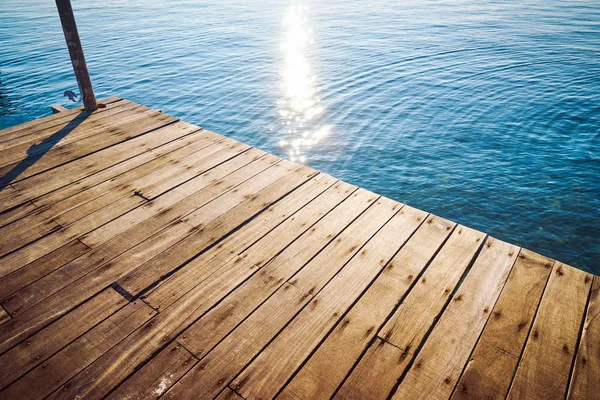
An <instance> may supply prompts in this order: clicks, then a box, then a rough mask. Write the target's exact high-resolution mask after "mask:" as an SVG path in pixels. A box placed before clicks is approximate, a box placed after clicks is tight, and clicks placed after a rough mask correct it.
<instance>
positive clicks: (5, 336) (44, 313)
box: [0, 168, 314, 351]
mask: <svg viewBox="0 0 600 400" xmlns="http://www.w3.org/2000/svg"><path fill="white" fill-rule="evenodd" d="M305 170H306V169H305V168H300V169H299V170H298V171H296V173H297V174H298V175H297V176H298V178H299V179H300V178H301V180H299V181H298V180H296V183H293V182H294V179H289V182H286V183H285V185H284V184H278V185H277V188H276V190H275V189H273V190H270V191H269V193H267V194H266V195H267V196H280V195H281V194H280V193H278V192H277V191H278V190H280V191H287V190H289V189H288V188H287V187H286V185H292V184H295V185H296V186H298V185H300V184H302V182H304V180H303V179H309V178H310V176H312V174H314V173H313V172H312V171H311V172H309V173H308V175H307V177H308V178H306V177H302V175H303V174H304V173H305ZM249 200H250V199H249ZM165 215H167V214H162V215H161V217H164V216H165ZM241 216H243V215H242V214H240V215H237V216H236V218H241ZM152 222H154V221H150V223H149V224H147V226H144V227H143V228H147V229H148V230H150V229H151V231H150V232H151V233H154V232H155V230H156V228H155V227H154V225H153V224H152ZM232 222H233V223H239V221H236V220H235V219H234V220H233V221H232ZM242 222H243V221H242ZM161 225H162V223H161ZM233 227H234V226H231V227H230V228H227V227H226V229H229V230H230V229H232V228H233ZM145 232H146V230H145V229H141V230H139V231H138V232H136V235H127V234H126V233H124V234H123V235H126V236H124V237H123V238H121V237H116V238H115V241H114V242H112V241H111V242H112V243H111V244H110V245H109V246H108V250H109V251H111V253H112V254H113V255H112V256H111V257H108V258H109V259H110V258H114V257H115V255H114V248H113V250H111V247H112V246H115V248H116V249H123V251H124V250H126V249H128V248H130V249H131V250H127V251H128V253H124V254H125V255H121V259H122V260H124V261H123V262H121V263H119V264H118V265H115V264H114V263H113V262H112V261H111V262H108V263H107V261H108V260H107V259H106V258H105V254H106V253H104V254H103V252H90V253H87V254H86V255H84V256H83V257H80V258H79V259H77V260H75V262H74V263H70V264H69V265H67V266H65V267H63V268H61V269H60V270H58V271H57V272H60V273H61V274H62V277H63V280H71V281H72V279H73V278H72V277H71V274H70V272H73V271H78V270H80V269H82V270H84V271H86V273H88V275H87V276H85V275H84V276H81V273H78V276H81V278H79V280H78V281H76V282H74V283H73V284H71V286H69V287H66V288H65V289H63V290H61V291H60V293H56V295H57V296H55V295H53V296H52V297H51V298H48V299H47V300H45V301H44V302H42V303H39V305H38V306H37V307H34V308H32V307H30V308H29V309H27V310H26V311H25V312H23V313H21V314H20V316H17V317H16V320H17V321H18V322H17V323H16V325H15V327H14V328H13V329H12V330H7V331H5V330H2V328H1V326H0V351H1V349H2V348H3V347H6V346H12V345H13V344H15V343H18V342H19V341H21V340H23V338H24V337H26V336H27V335H28V334H31V333H32V332H35V331H36V330H38V329H39V328H40V327H41V326H43V324H45V323H48V321H49V320H48V319H50V320H52V318H56V317H57V316H59V315H62V313H65V312H67V311H68V310H69V309H70V308H72V307H73V305H75V304H78V303H79V302H81V301H82V300H83V298H85V293H88V292H90V291H92V292H93V291H95V290H98V289H99V288H101V287H104V286H105V285H107V284H109V283H111V282H114V281H115V280H119V279H120V278H121V277H123V276H124V275H126V274H127V273H128V272H130V271H131V270H132V269H134V268H135V267H137V266H138V265H139V264H142V263H143V262H145V261H147V259H148V258H150V257H148V255H147V254H146V253H147V249H146V246H152V245H153V243H146V244H144V243H141V244H140V245H137V246H136V247H135V248H131V241H134V242H135V241H137V242H138V243H139V242H141V241H142V240H145V239H146V238H147V237H148V233H145ZM165 239H169V240H176V239H178V237H176V236H175V237H169V236H168V235H167V236H166V237H165ZM163 240H164V239H163ZM194 240H198V241H199V243H205V246H210V245H212V244H214V241H215V240H216V238H211V237H206V235H204V236H200V237H196V238H195V239H194ZM172 244H173V243H172V242H170V244H169V245H171V246H172ZM105 250H107V249H105ZM201 250H202V247H200V248H198V249H197V251H201ZM194 251H196V250H194ZM154 255H155V254H154ZM154 255H152V257H153V256H154ZM144 257H148V258H144ZM90 258H95V259H96V260H101V263H99V264H100V265H97V263H98V261H96V262H90ZM128 258H129V259H130V261H127V259H128ZM136 260H137V261H136ZM138 263H139V264H138ZM71 264H73V265H71ZM69 267H70V268H69ZM90 270H92V271H93V272H94V275H93V276H89V271H90Z"/></svg>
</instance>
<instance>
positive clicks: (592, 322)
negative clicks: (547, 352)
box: [568, 276, 600, 399]
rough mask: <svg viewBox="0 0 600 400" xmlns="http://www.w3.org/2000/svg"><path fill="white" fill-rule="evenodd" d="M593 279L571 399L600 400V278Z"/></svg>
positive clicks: (574, 371)
mask: <svg viewBox="0 0 600 400" xmlns="http://www.w3.org/2000/svg"><path fill="white" fill-rule="evenodd" d="M593 279H594V281H593V283H592V289H591V290H592V292H591V294H590V301H589V304H588V308H587V310H586V314H585V323H584V327H583V334H582V336H581V342H580V344H579V349H578V351H577V358H576V360H575V368H574V369H573V375H572V377H571V386H570V387H569V395H568V398H569V399H600V379H598V377H599V376H600V341H599V340H598V338H600V277H598V276H595V277H594V278H593Z"/></svg>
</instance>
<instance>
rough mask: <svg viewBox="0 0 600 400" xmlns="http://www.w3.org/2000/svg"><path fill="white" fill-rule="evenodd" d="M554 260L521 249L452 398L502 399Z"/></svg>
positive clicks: (515, 367) (506, 391)
mask: <svg viewBox="0 0 600 400" xmlns="http://www.w3.org/2000/svg"><path fill="white" fill-rule="evenodd" d="M553 264H554V261H552V260H550V259H548V258H546V257H543V256H540V255H538V254H535V253H533V252H531V251H528V250H525V249H522V250H521V252H520V253H519V257H518V258H517V262H516V263H515V266H514V267H513V269H512V271H511V272H510V275H509V277H508V281H507V282H506V285H505V286H504V289H503V290H502V293H501V294H500V297H499V299H498V302H497V303H496V305H495V306H494V308H493V309H492V314H491V317H490V318H489V319H488V322H487V324H486V326H485V329H484V330H483V333H482V334H481V337H480V339H479V342H478V343H477V346H476V347H475V350H474V351H473V354H472V355H471V358H470V361H469V363H468V364H467V368H466V369H465V371H464V373H463V375H462V377H461V378H460V381H459V382H458V385H457V386H456V389H455V391H454V394H453V396H452V398H460V399H471V398H486V399H487V398H492V399H500V398H502V399H503V398H504V397H505V396H506V394H507V393H508V388H509V386H510V383H511V381H512V378H513V376H514V371H515V370H516V369H517V363H518V362H519V357H520V356H521V352H522V350H523V347H524V346H525V341H526V340H527V335H528V333H529V330H530V328H531V325H532V323H533V317H534V316H535V313H536V311H537V309H538V306H539V304H540V300H541V299H542V293H543V292H544V288H545V286H546V282H547V281H548V277H549V276H550V271H551V270H552V265H553Z"/></svg>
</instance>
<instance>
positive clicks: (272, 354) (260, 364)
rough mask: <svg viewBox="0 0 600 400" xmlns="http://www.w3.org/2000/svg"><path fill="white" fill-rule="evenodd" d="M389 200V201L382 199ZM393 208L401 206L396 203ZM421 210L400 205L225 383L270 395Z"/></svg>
mask: <svg viewBox="0 0 600 400" xmlns="http://www.w3.org/2000/svg"><path fill="white" fill-rule="evenodd" d="M388 201H390V202H392V201H391V200H388ZM395 206H396V208H397V209H400V208H401V207H402V205H400V204H398V203H396V204H395ZM426 217H427V214H426V213H424V212H423V211H419V210H416V209H414V208H411V207H408V206H407V207H403V208H402V209H401V210H400V211H399V212H398V213H397V214H395V215H394V216H393V217H392V218H391V219H390V220H389V221H388V222H387V223H385V225H384V226H383V227H382V228H381V229H380V230H379V231H378V232H377V233H376V234H375V235H374V236H373V237H372V238H371V239H370V240H369V241H368V242H367V243H366V244H365V246H364V247H363V248H362V250H360V252H359V253H358V254H357V255H356V256H355V257H354V258H353V259H352V260H350V262H348V264H346V266H345V267H344V268H343V269H342V270H341V271H340V272H339V273H338V274H337V275H336V276H335V277H334V278H333V279H332V280H331V282H329V283H328V284H327V286H325V287H324V288H323V290H322V291H321V292H320V293H319V294H318V295H317V296H315V298H314V299H313V300H312V301H311V303H310V305H309V306H307V307H306V308H304V309H303V310H302V311H301V312H300V313H299V314H298V315H297V316H296V317H295V318H294V319H293V320H292V321H291V322H290V324H289V325H288V326H287V327H286V328H285V329H284V330H283V331H282V332H281V333H279V335H277V337H276V338H275V339H274V340H273V341H272V342H271V343H270V344H269V346H268V347H267V348H266V349H265V350H263V351H262V352H261V353H260V354H259V355H258V357H257V358H255V359H254V361H252V363H250V364H249V365H248V366H247V367H246V368H244V370H243V371H242V372H241V373H240V374H239V375H238V376H237V377H236V379H235V380H234V381H233V382H232V384H231V386H232V387H233V388H234V389H235V391H236V392H237V393H239V394H240V395H241V396H242V397H244V398H272V397H274V396H275V395H276V394H277V393H278V392H279V390H280V389H281V388H282V387H283V386H284V385H285V384H286V382H288V380H289V379H290V378H291V377H292V375H293V374H294V372H295V371H296V370H297V369H298V368H299V367H300V366H301V365H302V364H303V363H304V361H305V360H306V359H307V358H308V357H309V356H310V355H311V354H312V353H313V351H314V349H315V348H316V347H317V346H318V345H319V344H320V343H321V342H322V341H323V339H324V338H325V337H326V336H327V335H328V333H329V332H330V331H331V329H333V327H334V326H335V325H336V324H338V323H340V324H344V323H345V322H346V321H348V319H346V318H343V316H344V315H345V314H346V313H347V311H348V310H349V308H350V307H351V306H352V305H353V304H354V302H355V301H356V299H357V298H358V297H359V296H361V294H363V293H364V291H365V290H366V289H367V288H368V287H369V285H370V284H371V282H372V281H373V280H374V279H375V278H376V277H377V276H378V275H379V274H380V273H381V272H382V271H383V270H384V268H385V267H386V266H387V264H388V262H389V261H390V260H391V259H392V257H393V256H394V255H395V254H396V252H397V251H398V250H399V249H400V248H401V247H402V246H403V245H404V243H405V242H406V241H407V240H408V239H409V237H410V236H411V235H412V234H413V233H414V231H415V230H416V229H417V228H418V227H419V226H420V225H421V223H422V222H423V221H424V219H425V218H426Z"/></svg>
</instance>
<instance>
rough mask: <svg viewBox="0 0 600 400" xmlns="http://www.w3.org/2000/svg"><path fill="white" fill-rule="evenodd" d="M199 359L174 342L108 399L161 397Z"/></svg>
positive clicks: (128, 399) (133, 399) (131, 399)
mask: <svg viewBox="0 0 600 400" xmlns="http://www.w3.org/2000/svg"><path fill="white" fill-rule="evenodd" d="M197 362H198V359H197V358H196V357H194V356H193V355H192V354H191V353H190V352H189V351H187V350H186V349H185V348H184V347H183V346H180V345H179V344H177V342H173V343H172V344H170V345H169V346H167V347H166V348H165V349H164V350H163V351H161V352H160V353H159V354H158V355H156V356H155V357H154V358H153V359H152V363H151V364H146V365H144V366H143V367H142V368H140V369H139V370H138V371H137V372H136V373H135V374H134V375H133V376H132V377H130V378H129V379H127V380H126V381H125V382H124V383H123V384H122V385H121V386H119V387H118V389H117V390H115V391H114V392H112V393H111V394H110V395H109V396H108V397H107V399H113V400H121V399H127V400H136V399H140V400H141V399H149V398H157V397H159V396H161V395H162V394H163V393H164V392H166V390H167V389H168V388H169V387H171V385H172V384H173V383H174V382H176V381H177V380H179V378H181V377H182V376H183V375H184V374H185V373H186V372H187V371H189V370H190V368H192V367H193V366H194V365H195V364H196V363H197Z"/></svg>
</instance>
